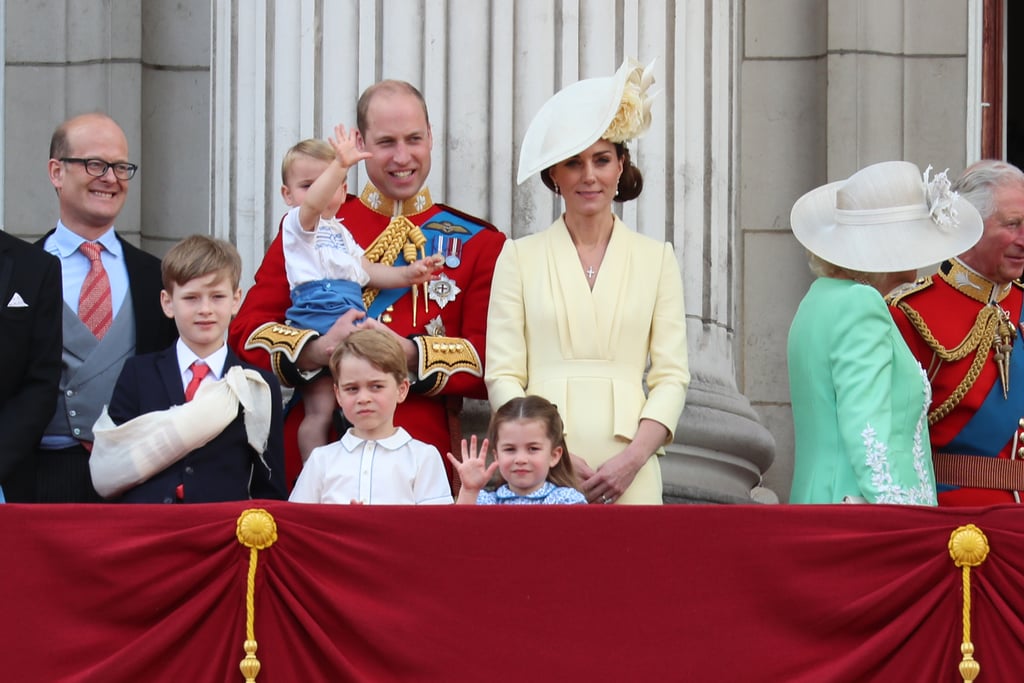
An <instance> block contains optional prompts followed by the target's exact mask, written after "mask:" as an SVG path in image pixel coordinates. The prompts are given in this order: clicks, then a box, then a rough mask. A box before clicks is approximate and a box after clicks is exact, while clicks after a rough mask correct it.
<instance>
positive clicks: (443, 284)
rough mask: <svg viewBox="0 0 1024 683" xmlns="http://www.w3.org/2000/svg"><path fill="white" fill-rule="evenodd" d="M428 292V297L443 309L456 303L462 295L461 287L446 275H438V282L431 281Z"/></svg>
mask: <svg viewBox="0 0 1024 683" xmlns="http://www.w3.org/2000/svg"><path fill="white" fill-rule="evenodd" d="M427 291H428V294H427V297H428V298H429V299H430V300H432V301H434V302H436V303H437V305H438V306H440V307H441V308H444V307H445V306H447V305H448V304H450V303H451V302H453V301H455V297H456V296H457V295H459V294H461V293H462V290H461V289H459V286H458V285H457V284H455V280H453V279H451V278H450V277H448V276H447V275H445V274H444V273H441V274H440V275H438V276H437V279H436V280H431V281H430V283H429V284H428V285H427Z"/></svg>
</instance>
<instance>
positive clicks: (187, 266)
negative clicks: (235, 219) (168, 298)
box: [160, 235, 242, 292]
mask: <svg viewBox="0 0 1024 683" xmlns="http://www.w3.org/2000/svg"><path fill="white" fill-rule="evenodd" d="M217 272H222V273H223V274H224V276H225V277H226V278H227V279H228V281H229V282H230V283H231V289H233V290H234V289H238V282H239V280H241V278H242V257H241V256H239V254H238V250H237V249H235V247H234V245H233V244H231V243H230V242H225V241H224V240H219V239H216V238H213V237H209V236H208V235H190V236H189V237H186V238H185V239H183V240H181V241H180V242H178V243H177V244H175V245H174V246H173V247H171V250H170V251H168V252H167V255H166V256H164V258H163V261H161V262H160V276H161V279H162V281H163V286H164V289H165V290H167V291H168V292H173V291H174V286H175V285H183V284H185V283H187V282H191V281H192V280H195V279H196V278H197V277H203V276H206V275H209V274H210V273H217Z"/></svg>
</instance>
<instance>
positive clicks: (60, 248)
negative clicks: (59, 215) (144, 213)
mask: <svg viewBox="0 0 1024 683" xmlns="http://www.w3.org/2000/svg"><path fill="white" fill-rule="evenodd" d="M89 241H90V240H87V239H85V238H84V237H82V236H81V235H79V234H78V233H75V232H72V231H71V228H69V227H68V226H66V225H64V223H63V222H61V221H59V220H58V221H57V229H56V230H54V231H53V234H52V235H51V236H50V239H48V240H47V245H48V246H50V247H51V249H52V250H51V252H50V253H56V254H57V255H58V256H59V257H61V258H67V257H68V256H71V254H73V253H75V252H76V251H78V247H80V246H82V242H89ZM91 241H93V242H99V243H100V244H102V245H103V248H104V249H105V250H106V251H108V252H110V254H111V255H112V256H116V257H117V258H119V259H120V258H124V250H123V249H122V248H121V240H119V239H117V235H116V234H115V233H114V228H113V226H111V228H110V229H109V230H107V231H106V232H105V233H103V234H102V235H101V236H100V238H99V239H97V240H91Z"/></svg>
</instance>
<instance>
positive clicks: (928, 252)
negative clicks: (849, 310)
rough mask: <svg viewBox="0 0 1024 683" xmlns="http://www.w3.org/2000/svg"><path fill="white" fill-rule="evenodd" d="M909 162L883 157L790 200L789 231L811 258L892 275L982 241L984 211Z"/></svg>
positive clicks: (942, 180) (942, 176)
mask: <svg viewBox="0 0 1024 683" xmlns="http://www.w3.org/2000/svg"><path fill="white" fill-rule="evenodd" d="M930 172H931V166H929V167H928V170H926V171H925V172H924V173H923V174H922V173H921V171H920V169H918V167H917V166H916V165H914V164H912V163H910V162H909V161H885V162H882V163H879V164H873V165H871V166H868V167H866V168H863V169H861V170H860V171H857V172H856V173H854V174H853V175H852V176H850V177H849V178H848V179H846V180H841V181H838V182H834V183H829V184H828V185H823V186H822V187H819V188H817V189H815V190H811V191H810V192H808V193H807V194H805V195H804V196H803V197H801V198H800V199H799V200H797V202H796V204H794V205H793V211H792V213H791V214H790V222H791V224H792V226H793V235H794V236H795V237H796V238H797V239H798V240H799V241H800V244H802V245H804V247H806V248H807V250H808V251H810V252H811V253H812V254H815V255H816V256H818V257H820V258H822V259H824V260H826V261H828V262H829V263H833V264H835V265H837V266H840V267H842V268H847V269H849V270H856V271H861V272H864V273H892V272H900V271H906V270H915V269H917V268H924V267H925V266H930V265H932V264H935V263H939V262H940V261H944V260H946V259H947V258H950V257H953V256H956V255H958V254H962V253H963V252H965V251H967V250H968V249H970V248H971V247H972V246H974V244H975V243H976V242H977V241H978V240H979V239H981V233H982V229H983V227H984V222H983V221H982V219H981V214H979V213H978V210H977V209H976V208H974V206H972V205H971V204H970V202H968V201H967V200H966V199H963V198H962V197H960V196H959V195H958V194H957V193H956V192H951V191H950V189H949V188H950V182H949V180H948V179H947V177H946V172H945V171H943V172H942V173H939V174H937V175H936V176H935V177H934V178H932V179H931V180H929V179H928V174H929V173H930Z"/></svg>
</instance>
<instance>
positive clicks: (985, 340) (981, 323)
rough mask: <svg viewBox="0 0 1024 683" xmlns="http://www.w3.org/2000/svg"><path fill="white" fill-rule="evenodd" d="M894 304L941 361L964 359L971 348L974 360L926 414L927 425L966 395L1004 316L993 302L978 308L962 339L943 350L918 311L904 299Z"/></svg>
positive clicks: (941, 416)
mask: <svg viewBox="0 0 1024 683" xmlns="http://www.w3.org/2000/svg"><path fill="white" fill-rule="evenodd" d="M896 305H897V307H898V308H899V309H900V310H901V311H903V313H904V314H905V315H906V316H907V320H909V321H910V323H911V324H912V325H913V326H914V329H915V330H917V333H918V334H919V335H921V338H922V339H924V341H925V343H926V344H928V347H929V348H930V349H931V350H932V351H934V352H935V355H937V356H938V357H939V358H940V359H941V360H943V361H946V362H952V361H958V360H961V359H963V358H966V357H967V356H968V355H969V354H970V353H971V352H972V351H973V352H974V360H973V361H971V367H970V368H969V369H968V371H967V375H966V376H965V377H964V378H963V380H961V382H960V384H959V385H958V386H957V388H956V389H955V390H954V391H953V393H952V394H950V395H949V397H948V398H947V399H946V400H945V401H943V402H942V403H941V404H940V405H939V406H938V407H937V408H935V409H934V410H932V411H931V412H930V413H928V424H929V425H933V424H935V423H936V422H938V421H939V420H941V419H942V418H944V417H946V416H947V415H949V413H950V412H951V411H952V410H953V408H955V407H956V406H957V405H958V404H959V403H960V401H962V400H963V398H964V396H966V395H967V392H968V391H969V390H970V388H971V387H972V386H974V382H975V381H976V380H977V379H978V375H980V374H981V369H982V368H983V367H984V365H985V359H987V358H988V352H989V350H990V349H991V348H992V344H993V343H994V342H995V338H996V331H997V330H998V328H999V323H1000V322H1001V321H1002V320H1003V319H1004V316H1003V314H1002V309H1000V308H999V307H998V306H996V305H988V306H985V307H983V308H982V309H981V310H980V311H978V317H977V318H976V319H975V321H974V325H973V326H972V327H971V331H970V332H968V333H967V336H966V337H964V339H963V341H961V342H960V343H959V344H957V345H956V347H954V348H952V349H947V348H946V347H945V346H943V345H942V344H940V343H939V340H938V339H936V338H935V335H934V334H932V331H931V330H930V329H928V324H927V323H925V321H924V318H922V317H921V314H920V313H918V312H917V311H915V310H914V309H913V308H911V307H910V306H909V305H908V304H907V303H906V302H903V301H900V302H899V303H897V304H896ZM1004 386H1005V385H1004Z"/></svg>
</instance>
